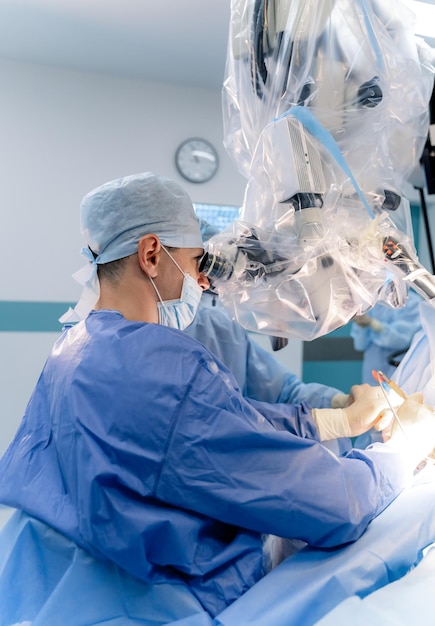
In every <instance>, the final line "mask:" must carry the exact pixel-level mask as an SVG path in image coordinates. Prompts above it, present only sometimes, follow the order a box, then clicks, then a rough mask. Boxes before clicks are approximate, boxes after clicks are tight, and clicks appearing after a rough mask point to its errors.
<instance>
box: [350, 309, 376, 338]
mask: <svg viewBox="0 0 435 626" xmlns="http://www.w3.org/2000/svg"><path fill="white" fill-rule="evenodd" d="M352 321H354V322H355V324H358V326H362V327H363V328H367V327H369V328H371V329H372V330H374V331H375V333H381V332H382V331H383V330H384V325H383V324H382V322H380V321H379V320H377V319H375V318H374V317H370V315H367V313H364V314H363V315H355V317H354V318H353V320H352Z"/></svg>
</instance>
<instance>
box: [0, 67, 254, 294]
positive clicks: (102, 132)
mask: <svg viewBox="0 0 435 626" xmlns="http://www.w3.org/2000/svg"><path fill="white" fill-rule="evenodd" d="M0 93H1V115H0V137H1V141H0V172H1V174H0V176H1V185H0V202H1V211H2V228H1V233H0V261H1V268H2V269H1V275H0V288H1V292H0V293H1V298H2V299H3V300H72V299H75V297H76V296H77V294H78V287H77V286H76V285H74V283H73V281H71V280H69V276H70V274H71V273H72V272H73V271H75V270H76V269H77V267H78V266H80V264H81V263H82V260H80V257H79V255H78V252H79V251H80V248H81V246H82V240H81V237H80V234H79V210H78V207H79V203H80V200H81V199H82V197H83V196H84V195H85V194H86V193H87V192H88V191H90V190H91V189H92V188H94V187H96V186H97V185H99V184H101V183H103V182H105V181H107V180H110V179H112V178H117V177H118V176H123V175H127V174H132V173H134V172H140V171H146V170H151V171H154V172H157V173H159V174H163V175H166V176H169V177H171V178H174V179H175V180H178V182H180V183H182V184H183V185H184V187H185V189H186V190H187V191H188V193H190V195H191V197H192V200H193V201H197V202H215V203H220V204H235V205H240V204H241V202H242V199H243V192H244V186H245V180H244V179H243V178H242V176H241V175H239V174H238V172H237V171H236V168H235V166H234V165H233V164H232V162H231V161H230V159H229V157H228V156H227V154H226V152H225V149H224V148H223V145H222V116H221V101H220V92H219V91H213V90H206V89H193V88H190V87H189V88H188V87H186V88H180V87H173V86H170V85H164V84H151V83H146V82H144V81H141V80H135V79H128V78H119V77H108V76H102V75H96V74H90V73H89V74H86V73H81V72H74V71H62V70H58V69H51V68H47V67H42V66H36V65H33V66H32V65H26V64H20V63H11V62H5V61H3V62H2V61H0ZM192 135H195V136H197V135H199V136H204V137H206V138H208V139H209V140H211V141H212V142H214V143H215V145H216V147H217V149H218V151H219V157H220V162H221V167H220V171H219V172H218V174H217V176H216V177H215V178H214V179H213V180H212V181H210V182H208V183H205V184H203V185H195V184H191V183H187V182H186V183H184V181H183V180H182V179H181V178H180V177H179V175H178V173H177V171H176V169H175V165H174V152H175V150H176V148H177V146H178V144H179V143H180V142H181V141H182V140H183V139H185V138H186V137H189V136H192ZM12 260H13V263H12V265H13V271H12V272H6V271H5V263H7V262H9V264H11V262H12Z"/></svg>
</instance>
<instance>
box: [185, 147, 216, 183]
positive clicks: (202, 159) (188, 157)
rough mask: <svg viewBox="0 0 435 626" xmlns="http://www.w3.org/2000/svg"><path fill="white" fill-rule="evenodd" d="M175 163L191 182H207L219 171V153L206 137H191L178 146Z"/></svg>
mask: <svg viewBox="0 0 435 626" xmlns="http://www.w3.org/2000/svg"><path fill="white" fill-rule="evenodd" d="M175 165H176V166H177V170H178V171H179V173H180V174H181V176H183V178H185V179H186V180H188V181H189V182H190V183H205V182H207V181H208V180H210V179H211V178H213V176H214V175H215V174H216V172H217V171H218V168H219V158H218V153H217V151H216V148H215V147H214V146H213V144H211V143H210V142H209V141H207V140H206V139H201V138H200V137H191V138H190V139H186V140H185V141H183V142H182V143H181V144H180V145H179V146H178V148H177V151H176V153H175Z"/></svg>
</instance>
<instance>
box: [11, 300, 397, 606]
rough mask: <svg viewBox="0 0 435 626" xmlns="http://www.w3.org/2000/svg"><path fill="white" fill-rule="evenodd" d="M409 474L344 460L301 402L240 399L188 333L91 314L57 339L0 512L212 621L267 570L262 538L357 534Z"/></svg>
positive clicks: (311, 539) (314, 540)
mask: <svg viewBox="0 0 435 626" xmlns="http://www.w3.org/2000/svg"><path fill="white" fill-rule="evenodd" d="M405 479H406V476H405V475H404V473H403V470H402V464H401V459H400V456H399V455H398V454H397V453H394V452H393V451H392V450H391V449H390V448H389V447H388V446H385V445H382V444H375V446H374V447H373V448H372V449H371V450H366V451H361V450H354V451H351V452H350V453H349V454H348V455H347V457H345V458H337V457H336V456H335V455H334V454H332V453H331V452H330V451H329V450H328V449H327V448H325V447H324V446H323V445H322V444H321V443H320V442H319V441H318V435H317V431H316V428H315V425H314V422H313V420H312V417H311V412H310V410H309V409H308V407H307V406H306V405H304V404H301V405H287V404H278V405H269V404H266V403H260V402H256V401H253V400H252V401H248V400H246V399H245V398H244V397H243V396H242V394H241V392H240V390H239V389H238V387H237V385H236V383H235V381H234V379H233V377H232V375H231V374H230V372H229V371H228V370H227V369H226V368H225V367H224V366H223V365H222V364H221V363H220V362H219V361H217V360H216V358H215V357H214V356H213V355H212V354H211V353H210V352H209V351H208V350H207V349H206V348H204V347H203V346H202V345H201V344H200V343H199V342H197V341H195V340H193V339H191V338H190V337H188V336H187V335H186V334H185V333H183V332H180V331H177V330H173V329H169V328H166V327H163V326H159V325H155V324H144V323H139V322H130V321H127V320H125V319H124V317H123V316H122V315H121V314H120V313H118V312H116V311H97V312H92V313H91V314H90V315H89V316H88V318H87V319H86V320H85V321H83V322H80V323H78V324H77V325H76V326H74V327H72V328H70V329H69V330H65V331H64V332H63V333H62V335H61V337H60V338H59V339H58V341H57V342H56V344H55V345H54V348H53V350H52V353H51V355H50V356H49V358H48V360H47V362H46V364H45V367H44V369H43V371H42V374H41V376H40V378H39V380H38V383H37V385H36V388H35V390H34V393H33V395H32V397H31V399H30V402H29V404H28V406H27V409H26V413H25V416H24V418H23V420H22V423H21V425H20V427H19V429H18V432H17V434H16V437H15V439H14V440H13V441H12V443H11V445H10V446H9V448H8V450H7V451H6V453H5V455H4V456H3V458H2V459H1V461H0V503H3V504H5V505H9V506H12V507H16V508H18V509H21V510H23V511H25V512H26V513H27V514H29V515H31V516H33V517H35V518H37V519H39V520H41V521H42V522H44V523H46V524H48V525H49V526H50V527H52V528H54V529H55V530H57V531H59V532H60V533H62V534H63V535H65V536H66V537H67V538H69V539H71V540H72V541H73V542H74V543H76V544H77V545H78V546H80V547H81V548H84V549H85V550H87V551H88V552H89V553H90V554H91V555H93V556H94V557H95V558H97V559H101V560H106V561H110V562H113V563H115V564H116V565H117V566H119V567H121V568H122V569H123V570H125V571H126V572H128V573H129V574H130V575H133V576H134V577H136V578H138V579H140V580H142V581H145V582H151V583H153V582H171V581H178V582H180V581H181V582H183V583H184V584H185V585H186V586H188V587H189V589H190V590H191V592H192V593H193V594H194V595H195V597H196V598H197V599H198V600H199V602H200V604H201V606H203V607H204V608H205V610H206V611H207V612H208V613H209V614H210V615H212V616H214V615H216V614H217V613H219V612H220V611H222V610H223V609H224V608H225V607H226V606H227V605H229V604H231V603H232V602H233V601H234V600H235V599H236V598H238V597H239V596H240V595H241V594H242V593H243V592H244V591H246V590H247V589H248V588H249V587H251V586H252V585H253V584H254V583H255V581H257V580H258V579H259V578H260V577H261V576H262V575H263V562H262V556H263V555H262V534H263V533H269V534H274V535H279V536H283V537H292V538H298V539H301V540H303V541H306V542H307V543H309V544H312V545H313V546H323V547H329V546H336V545H339V544H343V543H346V542H349V541H353V540H355V539H357V538H358V537H359V536H360V535H361V533H362V532H363V531H364V529H365V528H366V527H367V524H368V523H369V522H370V520H371V519H372V518H373V517H374V516H375V515H377V514H378V513H379V512H380V511H381V510H383V509H384V508H385V507H386V506H387V505H388V504H389V502H391V500H392V499H393V498H394V497H395V496H396V495H397V494H398V493H399V491H400V490H401V489H402V488H403V486H404V481H405Z"/></svg>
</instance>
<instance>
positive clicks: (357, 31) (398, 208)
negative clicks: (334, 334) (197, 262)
mask: <svg viewBox="0 0 435 626" xmlns="http://www.w3.org/2000/svg"><path fill="white" fill-rule="evenodd" d="M413 24H414V15H413V13H412V12H411V11H410V10H408V9H407V8H406V7H405V5H403V4H402V3H401V1H400V0H322V2H319V1H318V0H232V6H231V23H230V32H229V41H228V56H227V67H226V78H225V82H224V89H223V111H224V138H225V145H226V148H227V150H228V152H229V154H230V155H231V157H232V159H233V161H234V162H235V164H236V166H237V168H238V169H239V171H240V172H241V173H242V174H243V175H244V176H245V177H246V179H247V185H246V191H245V197H244V202H243V206H242V209H241V214H240V219H239V220H238V221H235V222H234V223H233V224H232V225H231V226H230V227H229V228H227V229H226V230H225V231H223V232H222V233H220V234H218V235H216V236H215V237H213V238H212V239H211V240H210V241H209V243H208V246H207V249H208V253H209V256H208V265H207V271H209V273H210V277H211V278H212V280H213V284H214V286H215V288H216V289H217V291H218V293H219V296H220V298H221V300H222V302H223V304H224V306H225V307H226V308H227V309H228V310H229V311H230V313H231V314H232V316H233V317H235V318H236V319H237V320H238V321H239V322H240V323H241V324H242V325H243V326H245V327H246V328H248V329H251V330H255V331H259V332H263V333H266V334H269V335H275V336H278V337H279V336H280V337H290V336H297V337H301V338H302V339H305V340H310V339H313V338H315V337H318V336H321V335H324V334H326V333H328V332H330V331H332V330H334V329H335V328H337V327H339V326H341V325H343V324H345V323H346V322H348V321H349V320H350V319H351V318H352V317H353V316H354V315H355V314H358V313H362V312H364V311H365V310H367V309H368V308H370V307H371V306H373V304H374V303H375V302H376V301H377V300H380V299H381V300H384V301H386V302H388V303H389V304H390V305H391V306H394V307H396V306H402V305H403V303H404V302H405V300H406V295H407V288H408V287H407V283H406V281H404V280H403V267H399V266H397V265H395V264H394V263H392V262H389V261H388V260H387V259H388V258H389V257H394V254H395V253H397V250H398V246H400V250H402V249H404V250H406V256H407V258H409V257H411V258H412V259H416V257H415V249H414V245H413V236H412V226H411V220H410V210H409V203H408V201H407V200H406V198H405V197H404V195H403V187H404V181H405V180H406V178H407V176H408V175H409V174H410V172H411V171H412V170H413V168H414V167H415V165H416V164H417V163H418V160H419V157H420V155H421V152H422V149H423V145H424V142H425V140H426V137H427V133H428V124H429V107H428V103H429V99H430V95H431V92H432V86H433V71H434V67H433V61H432V56H431V52H432V51H431V49H429V48H428V47H427V46H426V44H424V42H423V41H420V40H418V39H417V38H415V36H414V34H413ZM402 256H403V255H402ZM417 263H418V260H417Z"/></svg>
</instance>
